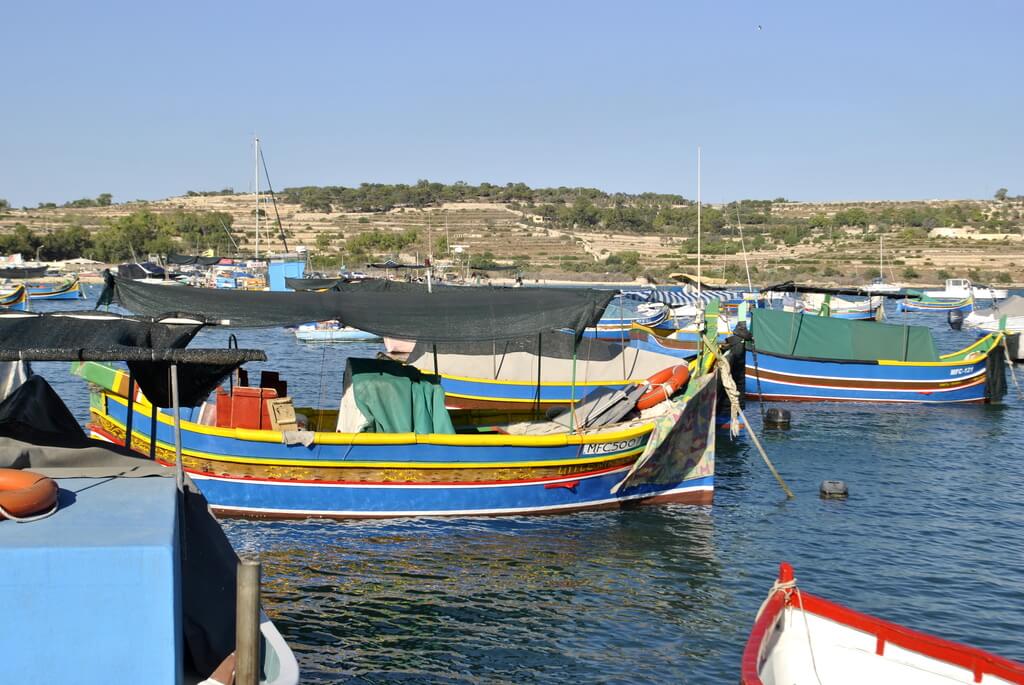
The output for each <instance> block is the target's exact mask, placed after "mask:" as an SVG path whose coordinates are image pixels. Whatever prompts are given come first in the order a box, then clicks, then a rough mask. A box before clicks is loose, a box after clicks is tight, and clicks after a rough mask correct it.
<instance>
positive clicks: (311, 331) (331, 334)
mask: <svg viewBox="0 0 1024 685" xmlns="http://www.w3.org/2000/svg"><path fill="white" fill-rule="evenodd" d="M295 338H296V339H297V340H301V341H302V342H378V341H380V339H381V337H380V336H379V335H375V334H373V333H367V332H366V331H361V330H359V329H358V328H352V327H351V326H342V325H341V324H339V323H338V322H337V321H320V322H317V323H304V324H302V325H301V326H299V327H298V328H296V329H295Z"/></svg>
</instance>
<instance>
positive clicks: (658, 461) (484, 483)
mask: <svg viewBox="0 0 1024 685" xmlns="http://www.w3.org/2000/svg"><path fill="white" fill-rule="evenodd" d="M364 361H365V362H367V363H369V362H370V360H364ZM378 363H381V362H378ZM391 363H393V364H394V363H395V362H391ZM98 367H100V365H96V364H84V365H79V366H78V370H77V373H79V374H80V375H83V376H84V377H85V378H87V379H89V380H90V381H91V382H92V383H93V384H94V386H93V391H92V393H91V401H90V412H91V419H92V422H91V424H90V430H91V431H92V434H93V435H94V436H95V437H100V438H103V439H106V440H110V441H112V442H115V443H119V444H124V442H125V436H126V435H127V434H128V429H127V424H128V417H129V416H131V417H132V418H131V426H132V428H131V435H132V440H131V447H132V448H133V449H136V450H139V451H142V452H146V451H148V449H149V441H150V426H151V423H150V421H151V407H150V405H149V403H148V402H147V400H146V399H145V397H143V396H141V394H140V393H137V392H136V393H135V394H134V395H133V396H132V397H133V399H132V411H131V414H129V412H128V405H129V401H128V399H127V398H126V397H125V396H124V395H127V394H128V393H127V392H126V391H127V387H126V386H127V378H126V377H125V374H124V373H123V372H118V371H115V370H113V369H110V368H109V367H107V368H106V370H102V368H98ZM406 368H407V367H406ZM716 374H717V370H714V369H710V370H709V371H708V372H707V373H704V374H702V375H699V376H696V377H695V378H691V379H690V382H689V383H688V384H687V386H686V389H685V391H684V392H683V394H682V395H681V396H680V397H679V399H673V400H666V401H663V402H661V403H660V404H659V405H657V406H656V407H654V408H652V409H651V410H648V411H647V412H645V413H644V415H643V417H637V418H632V419H626V420H623V421H621V422H617V423H612V424H610V425H603V426H596V427H590V426H584V427H583V428H580V429H577V430H567V429H566V426H565V425H564V417H565V415H563V417H562V418H563V423H561V424H559V423H558V422H557V421H554V422H553V421H535V422H524V423H521V424H509V425H506V426H504V427H502V428H500V429H499V428H495V427H492V426H489V425H488V423H487V420H488V418H489V417H487V416H479V415H475V414H474V412H462V413H460V412H453V413H452V414H451V421H452V425H453V426H454V427H457V428H458V431H459V432H453V433H441V432H428V433H417V432H414V431H405V432H398V433H395V432H378V433H367V432H335V430H334V428H335V427H336V426H341V425H343V424H344V425H346V426H347V425H349V424H347V423H346V422H347V421H349V420H350V419H348V418H346V417H350V416H351V414H350V410H351V408H352V406H358V407H362V406H363V405H362V404H359V402H360V400H358V394H356V395H355V397H356V399H355V400H354V401H355V403H356V404H355V405H353V404H351V401H353V400H350V399H343V400H342V409H341V412H338V411H321V410H314V409H298V410H296V411H297V414H301V415H303V416H304V417H305V419H306V421H307V427H308V428H313V429H315V430H309V431H298V432H296V433H293V434H291V435H285V434H283V433H282V431H280V430H269V429H263V428H257V429H253V428H243V427H218V426H216V425H208V423H209V419H208V417H209V409H208V408H207V409H204V408H195V409H193V410H192V411H188V410H184V416H183V420H182V421H181V438H182V446H183V463H184V465H185V469H186V471H187V472H188V474H189V475H190V476H191V477H192V479H193V480H195V482H196V483H197V484H198V486H199V487H200V489H201V490H202V492H203V494H204V495H205V496H206V498H207V500H209V502H210V506H211V507H212V508H213V510H214V511H215V512H217V513H219V514H223V515H238V516H254V517H271V518H307V517H329V518H379V517H392V516H463V515H501V514H547V513H560V512H571V511H579V510H585V509H603V508H618V507H622V506H626V505H628V504H657V503H663V502H680V503H691V504H708V503H710V502H711V500H712V493H713V490H714V445H715V442H714V441H715V405H716V401H717V383H716ZM346 376H348V374H346ZM104 386H107V387H104ZM350 387H358V386H356V384H355V383H353V385H352V386H350ZM239 390H242V389H241V388H235V389H234V391H235V392H236V393H237V392H238V391H239ZM245 390H247V391H252V392H251V393H247V394H246V397H251V395H252V393H258V394H262V393H263V390H258V389H248V388H246V389H245ZM225 394H226V393H225ZM345 397H346V398H351V397H353V396H352V395H350V394H349V389H348V388H347V389H346V394H345ZM233 400H234V402H235V403H236V404H235V405H234V406H233V409H232V415H234V412H237V411H239V409H238V406H239V405H238V404H237V402H238V401H239V400H238V399H235V398H233ZM440 401H441V402H442V409H443V399H440ZM633 401H634V402H635V398H634V400H633ZM224 406H227V404H225V405H224ZM255 406H257V407H258V406H259V405H258V404H256V405H255ZM435 409H436V407H435ZM249 413H250V418H252V419H253V420H257V419H255V418H254V417H256V416H258V415H259V414H260V410H259V409H255V410H250V412H249ZM339 415H340V416H341V417H342V418H341V419H340V420H339ZM446 415H447V414H446ZM156 416H157V421H156V426H157V428H156V459H157V460H158V461H160V462H169V461H173V459H174V456H173V450H172V449H171V445H172V444H173V430H174V426H173V421H172V418H171V416H170V415H168V414H167V413H164V412H157V413H156ZM217 416H219V417H221V419H223V418H224V417H223V416H222V408H221V406H220V404H219V403H218V405H217ZM581 417H582V412H581ZM443 418H444V417H441V419H443ZM481 419H482V420H484V423H479V421H480V420H481ZM432 420H433V421H437V420H439V417H438V415H437V414H436V413H435V414H434V416H433V419H432ZM580 421H581V423H582V421H583V419H582V418H581V419H580ZM217 422H220V421H217ZM432 425H434V424H432ZM570 425H571V424H570ZM538 431H539V432H538ZM289 438H294V440H292V442H291V444H285V442H284V440H285V439H289ZM296 440H297V441H296Z"/></svg>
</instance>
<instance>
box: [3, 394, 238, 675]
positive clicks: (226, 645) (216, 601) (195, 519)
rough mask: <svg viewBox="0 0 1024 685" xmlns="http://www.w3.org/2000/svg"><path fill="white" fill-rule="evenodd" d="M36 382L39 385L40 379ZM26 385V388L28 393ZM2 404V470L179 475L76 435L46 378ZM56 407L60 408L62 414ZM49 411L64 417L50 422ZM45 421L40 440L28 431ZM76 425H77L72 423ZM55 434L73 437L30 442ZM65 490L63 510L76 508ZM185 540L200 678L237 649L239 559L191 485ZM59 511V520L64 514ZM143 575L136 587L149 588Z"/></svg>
mask: <svg viewBox="0 0 1024 685" xmlns="http://www.w3.org/2000/svg"><path fill="white" fill-rule="evenodd" d="M36 379H38V380H36ZM26 386H27V387H26ZM22 387H23V388H24V390H16V391H15V392H14V393H12V394H11V395H10V396H9V397H8V398H7V399H6V400H4V401H3V403H0V417H2V418H0V468H14V469H31V470H33V471H37V472H39V473H42V474H43V475H46V476H49V477H51V478H111V479H112V478H143V477H165V478H173V477H174V469H172V468H168V467H166V466H161V465H160V464H157V463H156V462H153V461H150V460H148V459H144V458H142V457H140V456H139V455H136V454H134V453H132V452H130V451H129V450H127V449H125V448H123V447H116V446H114V445H111V444H110V443H106V442H101V441H99V440H91V439H89V438H87V437H86V436H85V434H84V433H83V432H82V430H81V428H77V424H76V428H77V431H76V432H75V433H74V434H72V432H71V426H70V425H69V423H68V417H69V416H70V415H71V412H69V411H68V409H67V407H66V406H64V403H63V402H62V401H61V399H60V398H59V397H58V396H57V393H55V392H54V391H53V389H52V388H51V387H50V386H49V385H48V384H47V383H46V381H45V380H44V379H42V378H41V377H38V376H37V377H35V379H33V380H32V381H30V382H29V383H28V384H26V385H23V386H22ZM58 407H59V409H58ZM48 413H53V414H55V415H58V416H59V417H60V418H52V419H49V420H47V419H45V418H44V417H46V416H47V414H48ZM39 420H43V421H44V422H45V423H44V427H43V429H42V431H37V432H36V433H35V435H32V434H31V431H29V432H26V430H27V429H31V428H32V424H34V423H35V422H36V421H39ZM71 420H72V421H74V419H71ZM54 430H67V431H68V433H69V435H68V436H67V438H66V439H65V440H63V441H62V442H60V443H59V444H56V446H54V445H46V446H44V445H43V444H41V443H38V442H36V441H34V440H29V439H28V438H29V437H44V438H45V437H46V436H47V434H52V432H53V431H54ZM66 494H69V493H68V491H66V490H63V489H62V490H61V499H60V500H59V501H60V506H61V508H62V509H63V508H64V507H68V508H69V509H70V508H73V507H74V502H73V500H70V499H65V497H64V495H66ZM183 499H184V506H183V512H182V517H181V519H182V522H183V526H184V531H183V532H182V535H181V544H182V546H183V549H182V554H181V565H182V572H181V605H182V617H183V626H182V628H183V632H184V635H185V658H186V662H187V663H188V664H190V665H191V666H192V667H193V669H194V670H195V672H197V673H203V674H207V673H213V671H214V669H216V668H217V666H219V665H220V663H221V662H222V661H223V660H224V659H225V658H226V657H227V656H228V655H229V654H230V653H231V652H232V651H234V649H235V646H234V643H235V639H234V638H235V569H236V566H237V564H238V557H237V556H236V555H235V552H234V550H233V549H232V548H231V543H229V542H228V540H227V537H226V536H225V535H224V530H223V529H222V528H221V527H220V524H219V523H218V522H217V520H216V519H215V518H214V517H213V516H212V515H211V514H210V511H209V504H208V503H207V501H206V499H205V498H204V497H203V496H202V494H200V492H199V490H198V489H197V488H196V487H195V485H194V484H193V483H192V481H191V480H190V479H188V478H187V477H186V479H185V492H184V497H183ZM60 515H61V511H60V510H58V512H57V514H56V516H60ZM145 581H146V579H145V578H144V577H141V576H140V578H139V582H145Z"/></svg>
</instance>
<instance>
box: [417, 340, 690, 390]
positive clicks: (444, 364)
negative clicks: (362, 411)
mask: <svg viewBox="0 0 1024 685" xmlns="http://www.w3.org/2000/svg"><path fill="white" fill-rule="evenodd" d="M538 346H539V347H538ZM434 347H435V346H434V345H433V344H430V343H423V342H417V343H416V346H415V347H413V350H412V352H410V353H409V359H408V363H409V364H411V365H413V366H415V367H416V368H418V369H420V370H421V371H426V372H428V373H433V372H434ZM436 348H437V372H438V373H440V374H443V375H449V376H463V377H467V378H479V379H486V380H499V381H519V382H528V383H536V382H537V380H538V372H539V376H540V380H541V381H542V382H549V383H569V382H570V381H571V380H572V373H573V336H571V335H566V334H564V333H552V334H550V335H545V336H541V337H540V341H539V342H538V340H537V336H534V338H533V339H532V340H515V341H507V342H493V343H461V344H450V343H446V344H438V345H436ZM538 349H539V350H540V356H538V354H537V352H538ZM679 363H680V360H679V358H678V357H673V356H670V355H667V354H661V353H659V352H651V351H649V350H641V349H637V348H635V347H630V346H628V345H627V346H625V347H624V346H622V345H621V344H619V343H616V342H608V341H605V340H598V339H596V338H583V339H582V340H580V342H579V346H578V347H577V349H576V382H577V383H580V384H584V383H596V382H603V381H613V380H627V379H634V380H642V379H644V378H647V377H648V376H653V375H654V374H656V373H658V372H659V371H661V370H663V369H666V368H668V367H670V366H675V365H676V364H679ZM538 366H539V368H538Z"/></svg>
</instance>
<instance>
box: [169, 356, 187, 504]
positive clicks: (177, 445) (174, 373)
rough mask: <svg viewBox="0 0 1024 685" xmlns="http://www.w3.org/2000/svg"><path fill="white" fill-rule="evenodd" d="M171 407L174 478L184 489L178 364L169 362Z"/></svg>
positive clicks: (181, 488)
mask: <svg viewBox="0 0 1024 685" xmlns="http://www.w3.org/2000/svg"><path fill="white" fill-rule="evenodd" d="M171 407H172V409H173V411H174V479H175V481H177V483H178V492H184V491H185V465H184V464H183V463H182V461H181V407H180V406H178V365H177V364H171Z"/></svg>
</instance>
